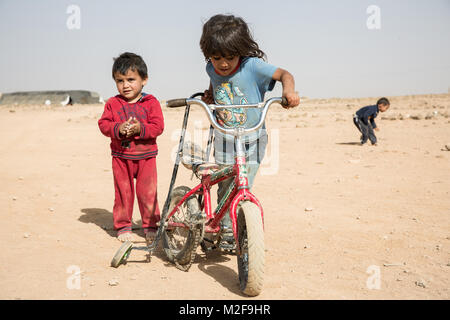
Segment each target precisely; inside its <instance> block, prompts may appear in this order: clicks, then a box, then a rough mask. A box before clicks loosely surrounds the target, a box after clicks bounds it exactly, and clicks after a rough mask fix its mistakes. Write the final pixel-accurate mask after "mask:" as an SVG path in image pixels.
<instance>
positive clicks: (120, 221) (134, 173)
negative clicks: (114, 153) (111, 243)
mask: <svg viewBox="0 0 450 320" xmlns="http://www.w3.org/2000/svg"><path fill="white" fill-rule="evenodd" d="M112 169H113V175H114V189H115V200H114V208H113V217H114V229H115V230H117V231H118V234H120V233H124V232H131V222H132V217H133V205H134V189H135V186H134V179H136V196H137V200H138V204H139V211H140V213H141V218H142V228H157V226H156V222H158V221H159V219H160V213H159V206H158V198H157V192H156V189H157V176H156V158H148V159H143V160H127V159H121V158H116V157H113V158H112Z"/></svg>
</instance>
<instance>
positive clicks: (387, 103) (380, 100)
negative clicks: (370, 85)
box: [377, 97, 391, 106]
mask: <svg viewBox="0 0 450 320" xmlns="http://www.w3.org/2000/svg"><path fill="white" fill-rule="evenodd" d="M380 104H384V105H387V106H389V105H391V104H390V103H389V100H388V99H387V98H384V97H383V98H380V99H378V101H377V106H378V105H380Z"/></svg>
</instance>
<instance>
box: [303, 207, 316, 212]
mask: <svg viewBox="0 0 450 320" xmlns="http://www.w3.org/2000/svg"><path fill="white" fill-rule="evenodd" d="M313 210H314V209H313V208H311V207H306V208H305V211H306V212H310V211H313Z"/></svg>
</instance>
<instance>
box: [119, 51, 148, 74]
mask: <svg viewBox="0 0 450 320" xmlns="http://www.w3.org/2000/svg"><path fill="white" fill-rule="evenodd" d="M128 70H132V71H137V73H138V74H139V76H140V77H141V78H142V79H147V77H148V74H147V65H146V64H145V62H144V59H142V57H141V56H139V55H137V54H135V53H131V52H125V53H122V54H121V55H120V56H119V57H117V58H114V64H113V67H112V77H113V79H114V74H115V73H116V72H117V73H119V74H123V75H125V74H126V73H127V72H128Z"/></svg>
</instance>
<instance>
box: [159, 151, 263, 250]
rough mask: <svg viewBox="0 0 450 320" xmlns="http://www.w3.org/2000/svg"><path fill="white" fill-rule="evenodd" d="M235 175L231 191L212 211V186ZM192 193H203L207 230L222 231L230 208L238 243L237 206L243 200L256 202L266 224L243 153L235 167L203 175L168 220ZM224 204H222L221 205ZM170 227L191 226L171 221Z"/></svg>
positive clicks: (209, 231) (208, 231)
mask: <svg viewBox="0 0 450 320" xmlns="http://www.w3.org/2000/svg"><path fill="white" fill-rule="evenodd" d="M232 177H234V183H233V185H232V187H231V188H230V189H231V191H230V192H229V193H228V194H226V195H225V196H224V198H223V199H222V200H221V203H220V204H219V205H218V207H217V208H216V210H215V211H214V212H212V206H211V187H212V186H213V185H216V184H217V183H219V182H221V181H224V180H226V179H229V178H232ZM192 195H203V201H204V202H203V208H202V209H204V211H205V214H206V223H205V232H207V233H217V232H219V231H220V226H219V222H220V220H222V218H223V217H224V215H225V213H226V212H227V210H228V209H229V211H230V219H231V223H232V228H233V235H234V238H235V239H236V243H238V235H237V207H238V205H239V203H240V202H241V201H251V202H253V203H255V204H256V205H257V206H258V208H259V209H260V211H261V219H262V221H263V226H264V213H263V209H262V206H261V204H260V202H259V200H258V199H257V198H256V196H255V195H254V194H252V193H251V192H250V190H249V187H248V178H247V168H246V159H245V156H243V155H238V156H236V158H235V163H234V165H233V167H226V168H224V169H222V170H219V171H217V172H215V173H213V174H206V175H202V178H201V183H200V184H199V185H197V186H196V187H195V188H193V189H192V190H191V191H189V192H188V193H187V194H186V195H185V196H184V197H183V198H182V199H181V200H180V202H178V203H177V205H176V206H175V207H174V208H173V209H172V211H170V212H169V214H168V216H167V220H169V219H170V217H171V216H173V215H174V214H175V212H177V210H178V208H179V207H180V206H181V205H183V203H184V202H185V201H186V200H187V199H189V198H190V197H191V196H192ZM221 204H222V205H221ZM168 226H169V227H183V228H189V226H188V225H186V224H184V223H175V222H171V221H169V223H168Z"/></svg>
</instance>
